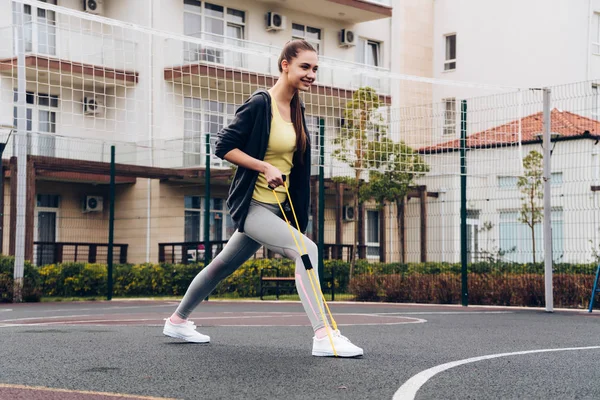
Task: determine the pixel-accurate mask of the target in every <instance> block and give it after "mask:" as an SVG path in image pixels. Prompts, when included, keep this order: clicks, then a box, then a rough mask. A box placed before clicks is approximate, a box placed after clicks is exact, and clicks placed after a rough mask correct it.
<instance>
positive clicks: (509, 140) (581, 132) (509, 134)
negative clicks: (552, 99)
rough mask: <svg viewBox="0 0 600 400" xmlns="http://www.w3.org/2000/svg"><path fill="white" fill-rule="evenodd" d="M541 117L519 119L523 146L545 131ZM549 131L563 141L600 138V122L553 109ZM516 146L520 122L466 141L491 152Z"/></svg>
mask: <svg viewBox="0 0 600 400" xmlns="http://www.w3.org/2000/svg"><path fill="white" fill-rule="evenodd" d="M543 116H544V115H543V113H542V112H539V113H537V114H532V115H529V116H527V117H524V118H521V120H520V121H521V136H522V137H521V141H522V143H527V142H537V141H539V140H540V138H539V136H538V135H540V134H541V133H542V132H543V131H544V124H543ZM550 118H551V124H552V126H551V131H552V133H558V134H560V137H561V138H564V137H572V138H574V137H578V136H581V137H585V136H586V135H588V136H589V135H593V136H597V135H600V121H597V120H595V119H591V118H587V117H584V116H581V115H578V114H574V113H572V112H569V111H561V110H559V109H556V108H555V109H553V110H552V112H551V113H550ZM518 142H519V120H515V121H511V122H509V123H507V124H504V125H500V126H497V127H494V128H490V129H488V130H485V131H483V132H479V133H474V134H472V135H470V136H469V137H467V148H493V147H498V146H499V145H503V144H504V145H510V144H517V143H518ZM458 149H460V139H455V140H451V141H448V142H444V143H439V144H436V145H433V146H426V147H422V148H420V149H419V150H418V151H419V152H420V153H429V152H438V151H452V150H458Z"/></svg>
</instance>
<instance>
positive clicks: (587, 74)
mask: <svg viewBox="0 0 600 400" xmlns="http://www.w3.org/2000/svg"><path fill="white" fill-rule="evenodd" d="M593 18H594V8H593V3H592V0H589V1H588V41H587V48H586V53H587V54H586V64H585V79H586V80H589V79H590V69H591V67H590V61H591V57H590V53H591V52H592V23H593V22H594V21H593Z"/></svg>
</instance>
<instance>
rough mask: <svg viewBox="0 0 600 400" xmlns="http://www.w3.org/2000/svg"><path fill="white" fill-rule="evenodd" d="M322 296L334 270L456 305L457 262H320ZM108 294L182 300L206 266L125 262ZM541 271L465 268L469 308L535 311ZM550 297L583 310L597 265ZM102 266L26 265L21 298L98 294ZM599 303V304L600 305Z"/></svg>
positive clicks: (1, 268) (251, 292) (239, 290)
mask: <svg viewBox="0 0 600 400" xmlns="http://www.w3.org/2000/svg"><path fill="white" fill-rule="evenodd" d="M13 264H14V258H13V257H6V256H1V255H0V301H2V302H6V301H11V300H12V288H13V281H12V279H13V278H12V277H13ZM324 266H325V270H324V272H323V275H324V277H325V282H324V283H323V291H324V292H325V293H328V292H329V290H330V288H331V284H330V279H331V275H332V272H333V276H334V279H335V292H336V293H337V294H340V293H347V294H350V296H352V298H354V299H356V300H359V301H390V302H424V303H440V304H447V303H450V304H451V303H460V292H461V288H460V282H461V279H460V277H461V275H460V271H461V267H460V264H449V263H406V264H400V263H368V262H366V261H364V260H359V261H358V262H357V263H356V266H355V269H354V271H355V272H354V278H353V280H352V281H350V280H349V279H348V278H349V277H348V275H349V264H348V263H347V262H344V261H340V260H327V261H325V262H324ZM269 267H277V268H279V275H280V276H293V275H294V269H295V263H294V262H293V261H291V260H288V259H260V260H249V261H247V262H246V263H244V264H243V265H242V266H241V267H240V268H239V269H238V270H236V271H235V272H234V273H233V274H232V275H231V276H229V277H227V278H226V279H224V280H223V281H222V282H221V284H220V285H218V286H217V288H216V289H215V290H214V291H213V293H212V295H216V296H221V295H227V296H229V297H240V298H246V297H257V296H258V289H259V287H260V270H261V269H264V268H269ZM114 268H115V269H114V286H113V295H114V296H116V297H123V296H182V295H183V294H184V293H185V291H186V290H187V288H188V286H189V284H190V283H191V281H192V280H193V279H194V277H195V276H196V275H197V274H198V273H199V272H200V271H201V270H202V268H203V264H202V263H198V264H187V265H183V264H152V263H146V264H135V265H133V264H122V265H115V267H114ZM543 270H544V266H543V264H542V263H538V264H508V263H505V264H503V263H494V264H491V263H475V264H471V265H469V267H468V271H469V274H468V282H469V303H470V304H484V305H522V306H540V305H542V302H543V298H544V277H543ZM554 272H555V275H554V288H555V292H554V300H555V305H556V306H557V307H582V306H585V305H586V304H587V302H588V301H589V296H590V294H591V288H592V284H593V279H594V276H595V272H596V266H595V265H593V264H582V265H573V264H557V265H555V266H554ZM106 281H107V270H106V265H102V264H86V263H62V264H52V265H46V266H42V267H39V268H38V267H34V266H32V265H31V264H30V263H26V264H25V280H24V289H23V297H24V299H25V300H26V301H39V300H40V298H41V297H42V296H48V297H55V296H56V297H97V296H100V297H103V296H105V295H106V291H107V287H106ZM599 303H600V302H599Z"/></svg>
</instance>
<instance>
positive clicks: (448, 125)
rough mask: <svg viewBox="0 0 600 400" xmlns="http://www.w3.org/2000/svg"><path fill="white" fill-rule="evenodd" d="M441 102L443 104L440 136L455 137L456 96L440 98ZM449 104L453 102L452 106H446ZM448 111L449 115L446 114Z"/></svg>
mask: <svg viewBox="0 0 600 400" xmlns="http://www.w3.org/2000/svg"><path fill="white" fill-rule="evenodd" d="M442 102H443V104H444V124H443V126H442V136H444V137H447V136H452V137H455V136H456V125H457V123H456V118H457V111H456V97H448V98H445V99H442ZM449 104H453V105H454V107H451V108H448V105H449ZM448 113H451V115H448Z"/></svg>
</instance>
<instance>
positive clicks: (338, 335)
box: [333, 329, 350, 342]
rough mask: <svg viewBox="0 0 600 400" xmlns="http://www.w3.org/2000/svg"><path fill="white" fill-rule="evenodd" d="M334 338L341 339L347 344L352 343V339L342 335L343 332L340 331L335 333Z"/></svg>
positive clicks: (337, 330)
mask: <svg viewBox="0 0 600 400" xmlns="http://www.w3.org/2000/svg"><path fill="white" fill-rule="evenodd" d="M333 336H335V337H339V338H340V339H343V340H345V341H346V342H350V339H348V338H347V337H346V336H344V335H342V334H341V332H340V331H339V329H336V330H335V331H333Z"/></svg>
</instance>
